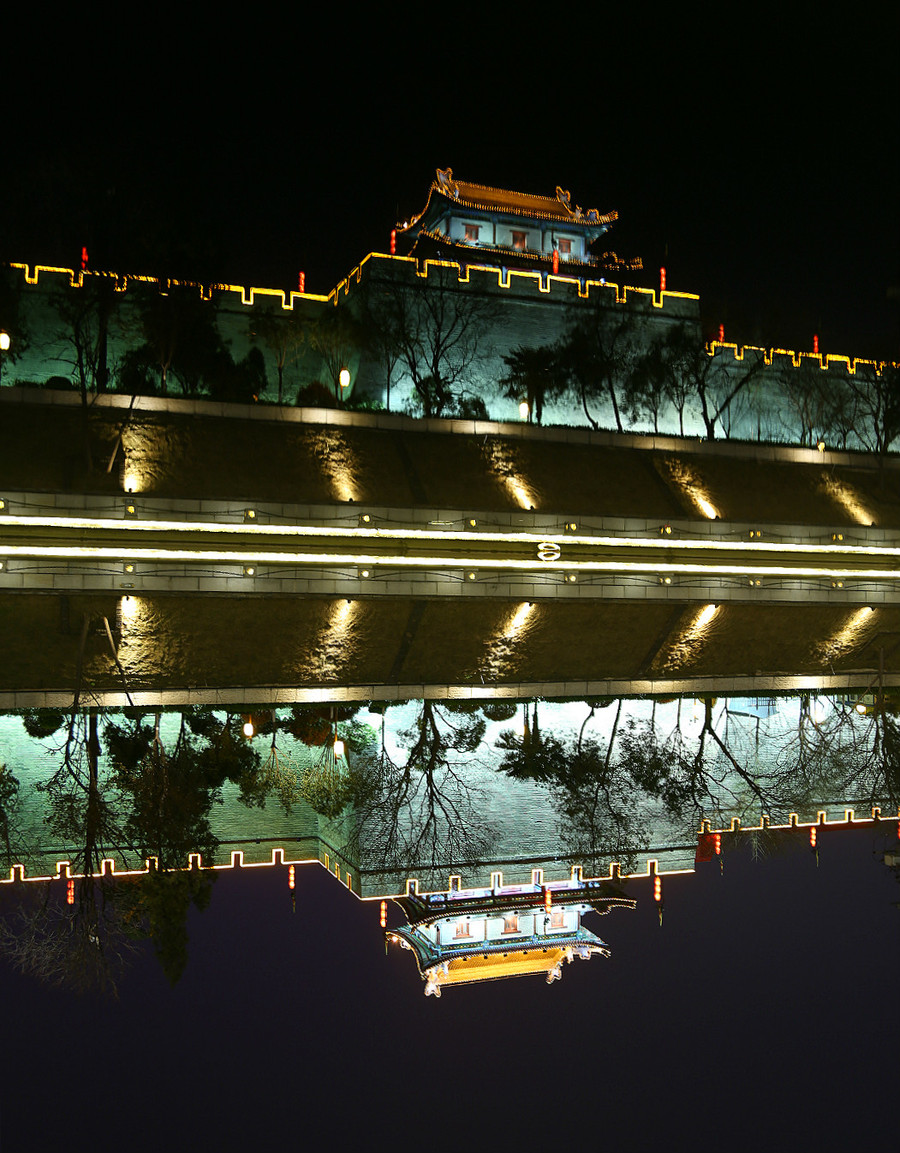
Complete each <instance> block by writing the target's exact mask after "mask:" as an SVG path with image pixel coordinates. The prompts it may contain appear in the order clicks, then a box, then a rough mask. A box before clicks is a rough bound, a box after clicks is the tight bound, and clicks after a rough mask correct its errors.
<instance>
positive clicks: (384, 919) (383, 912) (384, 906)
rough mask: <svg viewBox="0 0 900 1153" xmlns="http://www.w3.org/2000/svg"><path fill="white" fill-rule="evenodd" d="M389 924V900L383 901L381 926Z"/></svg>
mask: <svg viewBox="0 0 900 1153" xmlns="http://www.w3.org/2000/svg"><path fill="white" fill-rule="evenodd" d="M386 924H387V901H382V902H381V927H382V929H383V928H384V927H385V925H386Z"/></svg>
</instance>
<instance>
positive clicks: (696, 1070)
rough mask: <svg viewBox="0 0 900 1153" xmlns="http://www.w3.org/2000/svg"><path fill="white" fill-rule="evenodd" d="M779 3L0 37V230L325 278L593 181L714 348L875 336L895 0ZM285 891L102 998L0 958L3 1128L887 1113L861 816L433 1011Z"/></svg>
mask: <svg viewBox="0 0 900 1153" xmlns="http://www.w3.org/2000/svg"><path fill="white" fill-rule="evenodd" d="M629 7H633V6H629ZM792 7H793V9H794V10H795V11H796V12H797V13H798V15H796V16H792V17H791V18H790V19H789V21H787V22H786V20H787V18H785V17H784V16H782V15H779V17H778V18H777V19H769V18H766V17H765V16H764V15H763V13H762V11H761V9H759V8H757V7H751V6H744V7H742V9H741V13H742V18H743V20H744V21H745V23H744V24H742V25H740V26H738V25H737V23H736V22H735V21H736V17H734V16H732V17H728V18H726V17H720V16H715V17H714V16H710V15H706V16H704V17H703V18H702V20H701V19H700V18H699V17H696V16H694V15H692V14H691V13H690V12H688V11H686V10H685V7H684V6H677V7H676V6H671V11H672V13H673V15H672V16H667V17H659V16H657V17H652V18H651V17H650V16H647V17H640V18H633V17H629V16H620V15H610V14H609V13H608V12H606V11H605V10H604V9H602V8H582V9H580V10H578V11H577V12H571V13H570V12H563V11H562V10H559V11H558V12H556V13H554V14H552V15H548V14H545V15H543V16H541V15H537V14H534V15H531V16H527V15H526V14H525V13H524V11H520V10H519V9H516V8H508V9H504V10H503V11H502V12H501V13H500V14H499V15H498V16H495V17H491V18H488V17H486V16H484V14H482V13H480V12H476V11H475V10H466V9H462V8H454V7H450V8H447V7H446V6H445V7H443V8H441V9H439V10H438V9H434V10H428V9H426V8H422V7H419V8H408V9H407V10H405V11H403V12H397V13H395V14H393V15H383V16H382V17H381V21H380V22H379V21H377V20H374V19H372V20H369V19H368V18H366V19H365V20H363V19H362V18H360V17H353V16H352V15H351V14H350V12H349V10H348V9H346V8H345V7H343V6H342V7H341V8H340V9H339V10H337V12H336V14H335V15H334V16H331V15H328V14H323V13H319V12H318V11H317V10H316V9H314V8H306V9H302V10H301V11H300V12H299V13H298V14H292V15H289V16H282V17H279V18H278V19H272V20H271V21H270V22H268V23H266V24H262V23H260V22H259V19H258V18H256V17H255V16H254V14H253V13H251V12H250V11H249V10H248V11H245V12H242V13H240V14H239V15H237V16H228V15H227V14H224V13H221V12H212V11H210V12H206V11H204V13H203V14H201V15H197V16H186V15H184V14H182V15H180V16H179V18H178V21H177V22H176V21H173V20H170V19H167V18H166V17H165V16H164V15H162V14H161V13H156V12H154V13H152V14H151V13H150V12H147V13H144V14H143V15H142V16H140V17H136V18H137V19H141V20H145V21H146V22H147V24H146V26H143V25H141V26H133V27H129V28H127V29H126V28H124V27H122V26H120V25H119V24H111V25H109V26H108V27H105V26H103V25H100V24H99V20H98V21H96V22H94V19H93V17H89V16H88V14H87V12H86V10H79V12H78V13H76V14H75V15H73V16H72V17H70V18H68V22H67V23H66V24H65V25H56V26H54V27H53V28H52V29H50V28H48V27H42V28H40V29H37V28H33V29H31V30H30V32H25V34H24V35H23V34H21V33H19V34H17V35H15V36H13V35H12V30H11V29H8V38H7V43H6V45H5V56H6V61H5V64H4V68H3V74H2V77H3V78H2V83H3V87H4V90H5V92H6V93H7V97H8V99H7V115H6V117H5V120H6V123H5V125H4V130H3V142H2V157H0V163H2V165H3V179H2V181H0V259H2V260H18V261H27V262H32V263H35V262H40V263H48V264H63V265H66V266H73V265H74V264H75V262H76V261H77V259H78V255H79V253H80V249H81V245H82V244H85V245H87V247H88V248H89V251H90V253H91V266H92V267H94V268H97V269H114V270H116V271H120V272H122V271H128V272H138V273H139V272H145V271H146V272H153V273H158V274H164V275H174V276H183V277H190V278H195V279H200V280H205V281H219V282H221V281H224V282H231V283H251V284H256V285H262V286H273V287H284V288H292V287H295V286H296V277H297V271H298V270H299V269H303V270H304V271H305V272H306V283H307V288H308V289H309V290H310V291H314V292H327V291H329V290H330V289H331V288H332V287H333V286H334V284H335V283H336V282H337V281H338V280H339V279H340V278H341V277H342V276H343V275H345V274H346V273H347V272H348V271H349V270H350V269H351V268H352V267H353V266H354V264H356V263H357V262H358V261H359V260H360V259H361V258H362V257H363V256H364V255H365V254H366V253H367V252H369V251H371V250H381V251H385V250H386V248H387V244H388V235H389V231H390V228H391V227H392V226H393V224H394V223H395V221H396V220H397V219H398V218H400V217H402V216H403V215H405V214H408V213H410V212H415V211H418V210H419V209H420V208H421V207H422V206H423V204H424V200H425V196H426V192H427V187H428V184H429V182H430V180H431V178H432V176H433V173H434V170H435V168H436V167H447V166H450V167H452V168H453V170H454V173H455V174H456V175H457V176H458V177H459V178H460V179H464V180H471V181H473V182H476V183H485V184H492V185H496V186H500V187H511V188H515V189H518V190H522V191H528V192H537V193H546V194H550V195H552V194H553V192H554V189H555V187H556V185H557V184H560V185H562V186H563V187H564V188H568V189H570V190H571V192H572V196H573V199H574V200H575V201H576V202H577V203H578V204H581V205H583V206H584V207H585V208H589V207H596V208H598V209H599V210H600V211H607V210H609V209H612V208H614V209H616V210H618V212H619V214H620V221H619V223H618V224H617V226H616V227H615V229H614V230H613V232H612V233H611V234H610V236H609V240H610V246H611V247H613V248H615V249H616V251H618V252H619V253H620V254H621V255H623V256H632V255H640V256H642V257H643V259H644V262H645V266H646V268H647V270H648V271H647V274H646V276H645V277H644V278H643V280H644V282H645V283H648V284H649V283H655V282H656V276H657V270H658V268H659V266H660V265H661V264H665V265H666V267H667V269H668V284H669V287H670V288H675V289H684V290H687V291H695V292H699V293H700V294H701V297H702V305H703V308H704V313H705V315H706V317H707V320H708V322H709V323H710V324H715V325H717V324H718V323H720V322H721V323H724V324H725V325H726V336H728V337H729V338H732V339H737V340H739V341H747V342H758V343H762V344H765V345H776V346H777V345H782V346H787V347H806V348H811V346H812V336H813V333H818V334H819V337H820V346H821V348H822V349H823V350H824V351H836V352H841V353H850V354H854V355H859V356H875V357H885V358H897V356H898V352H900V348H898V343H900V342H898V303H900V302H898V299H897V295H898V288H897V286H898V284H900V267H898V265H900V230H898V213H897V201H898V187H900V181H898V175H900V173H898V164H900V162H898V155H900V150H898V147H897V132H896V124H897V89H896V70H895V67H894V65H895V52H896V45H897V43H898V31H900V29H898V27H897V22H898V18H897V14H896V9H895V10H894V11H893V13H892V14H891V15H890V16H882V17H878V18H875V17H873V16H872V15H871V14H868V15H867V16H866V18H865V20H864V21H863V19H862V16H861V15H857V13H861V12H862V11H863V9H862V8H859V9H854V10H853V11H852V12H851V13H849V15H848V12H847V11H845V12H844V13H843V15H842V19H841V20H840V21H838V20H837V18H834V20H833V22H829V20H830V18H824V19H823V17H822V15H821V13H822V12H823V9H821V8H819V7H817V6H812V5H809V6H807V5H794V6H792ZM863 8H864V6H863ZM854 16H855V17H856V19H857V20H858V21H859V24H860V26H859V27H855V26H851V25H850V23H849V21H850V20H851V19H852V18H853V17H854ZM45 17H46V13H45ZM323 21H324V25H323ZM751 21H753V23H752V24H751V23H750V22H751ZM45 22H46V21H45ZM110 37H111V39H110ZM891 293H893V297H892V298H891ZM300 881H301V883H300V889H299V895H298V913H297V915H296V916H295V917H292V916H291V915H290V912H289V905H288V903H287V894H286V891H285V890H284V889H283V888H282V887H281V886H280V884H276V883H275V882H274V881H273V880H270V879H268V878H267V877H263V878H260V877H259V876H256V877H250V876H241V877H226V878H224V879H223V880H221V881H220V882H219V885H218V886H217V890H216V892H215V895H214V898H213V903H212V905H211V907H210V909H209V910H207V911H206V912H205V913H203V914H198V915H195V916H193V919H192V939H191V956H190V960H189V963H188V968H187V971H186V973H185V975H184V977H183V978H182V981H181V982H180V983H179V985H178V986H177V987H176V988H175V989H174V991H172V990H170V989H169V987H168V986H167V985H166V983H165V980H164V978H163V976H162V974H161V971H160V970H159V967H158V965H157V963H156V961H155V960H154V959H153V957H152V956H151V955H148V956H146V957H145V958H143V959H141V960H139V961H138V963H137V964H136V966H135V968H134V969H133V970H132V973H131V976H130V977H129V978H128V979H127V980H126V983H125V985H124V986H123V990H122V998H121V1000H120V1001H119V1002H117V1003H112V1002H97V1001H94V1000H91V999H79V998H76V997H74V996H73V995H71V994H68V993H64V992H60V991H54V992H49V993H48V992H47V991H46V990H43V989H41V988H39V987H37V986H35V985H34V984H32V983H30V982H29V981H27V980H25V979H22V978H18V977H16V976H15V975H14V974H12V973H11V972H9V971H8V970H7V969H3V970H0V1004H2V1005H3V1026H2V1036H3V1044H2V1046H0V1054H2V1056H0V1149H2V1150H3V1153H6V1151H7V1150H8V1151H9V1153H14V1151H19V1150H46V1149H48V1148H52V1147H63V1148H65V1149H67V1150H78V1149H88V1148H90V1149H99V1148H101V1147H103V1146H107V1145H109V1146H113V1147H119V1146H120V1147H123V1148H124V1147H127V1148H129V1149H133V1150H136V1151H137V1150H141V1149H154V1150H158V1149H159V1148H161V1147H163V1143H164V1147H167V1148H170V1149H182V1148H184V1149H188V1148H193V1149H207V1148H213V1147H218V1148H220V1149H225V1150H229V1149H262V1148H266V1147H268V1146H269V1145H271V1144H274V1142H275V1141H276V1140H277V1141H279V1143H282V1142H284V1143H287V1142H288V1141H290V1142H292V1144H294V1145H300V1144H302V1143H303V1142H305V1141H306V1140H316V1141H319V1140H323V1139H328V1141H329V1144H330V1146H331V1147H334V1148H337V1149H342V1148H347V1147H350V1146H351V1145H352V1144H355V1143H357V1142H359V1141H361V1140H367V1141H373V1140H374V1138H375V1137H376V1135H379V1134H385V1133H388V1134H393V1136H394V1143H396V1140H401V1139H402V1140H403V1141H404V1142H406V1141H410V1140H415V1141H416V1142H417V1143H418V1142H420V1141H428V1142H429V1144H432V1143H433V1144H432V1147H435V1148H445V1147H448V1145H450V1144H452V1142H451V1140H450V1138H451V1136H452V1137H455V1138H458V1141H457V1144H458V1145H459V1146H460V1147H465V1148H470V1149H480V1148H486V1147H487V1146H488V1143H489V1142H490V1143H491V1144H493V1145H495V1146H496V1147H498V1148H513V1147H515V1146H516V1145H517V1143H518V1141H519V1140H520V1139H521V1140H524V1143H525V1145H526V1146H528V1147H531V1148H536V1147H538V1139H539V1138H543V1139H546V1140H547V1141H552V1143H553V1145H554V1146H555V1147H560V1148H561V1147H563V1142H564V1141H565V1140H566V1139H568V1140H571V1139H572V1138H573V1137H579V1136H580V1137H583V1138H584V1139H585V1140H586V1141H587V1142H588V1143H589V1145H590V1147H596V1146H598V1145H599V1144H600V1143H601V1142H603V1143H606V1144H608V1145H609V1147H611V1148H614V1149H617V1150H622V1149H636V1150H643V1149H649V1148H657V1149H659V1148H671V1149H678V1150H680V1149H700V1148H703V1149H706V1148H723V1149H729V1150H737V1149H743V1148H748V1149H749V1148H758V1147H759V1146H760V1144H764V1145H765V1146H766V1147H767V1148H769V1149H787V1148H799V1147H804V1148H811V1147H818V1148H821V1149H823V1150H824V1149H857V1148H871V1147H875V1145H876V1142H879V1141H880V1142H882V1143H883V1142H885V1141H890V1140H891V1139H892V1137H893V1136H894V1134H895V1132H896V1126H895V1125H892V1124H891V1122H890V1118H891V1115H892V1113H893V1112H894V1111H895V1109H896V1053H897V1037H898V1026H900V1016H898V999H897V958H898V945H900V910H898V909H897V908H894V907H892V904H891V903H892V902H893V901H897V900H898V889H897V886H896V884H895V883H894V881H893V880H892V878H891V876H890V874H889V873H888V871H887V870H886V869H885V868H884V867H883V866H882V865H880V864H879V863H878V862H877V860H876V859H875V858H874V857H873V844H872V839H871V836H868V835H861V834H857V835H855V836H854V837H850V838H847V839H845V840H844V841H841V842H840V843H838V841H837V839H835V841H834V843H833V844H826V845H825V847H824V848H823V852H822V863H821V867H820V868H819V869H818V870H816V869H815V864H814V861H812V858H811V857H810V856H809V854H808V853H801V854H800V855H799V856H797V857H795V858H789V859H785V860H775V861H766V862H762V863H759V864H751V863H750V862H749V861H745V862H742V861H740V860H736V861H734V862H729V870H728V872H727V874H726V877H725V878H724V879H723V878H721V877H720V876H719V875H718V871H717V870H716V869H715V867H714V866H713V867H710V866H706V867H704V868H702V869H701V870H699V871H698V874H697V875H696V876H695V877H693V878H687V879H684V880H682V881H675V882H673V883H671V885H670V886H669V888H668V890H667V892H668V894H669V896H668V898H667V900H668V905H669V911H668V913H667V922H666V925H665V926H664V928H663V929H662V930H660V929H659V928H658V926H657V924H656V918H655V911H654V909H653V908H652V906H651V905H648V902H646V901H645V902H643V903H642V904H641V905H640V906H639V908H638V910H637V911H636V912H635V913H634V914H627V913H618V914H612V915H610V916H609V917H608V918H606V919H604V920H603V921H601V922H598V923H596V924H595V926H594V927H595V930H596V931H598V932H599V933H600V935H601V936H603V937H604V938H605V939H606V940H607V941H608V942H609V944H610V945H611V946H612V948H613V957H612V959H611V960H610V961H600V960H595V961H592V962H591V963H590V964H582V963H576V964H573V965H572V966H570V967H569V968H568V969H567V971H566V972H565V974H564V977H563V980H562V981H561V982H560V983H558V984H556V985H554V986H553V987H552V988H550V989H547V988H546V987H544V985H543V984H542V983H541V982H540V981H539V980H527V981H526V980H521V981H515V982H505V983H499V984H496V985H492V986H488V987H484V988H474V989H456V990H451V991H449V992H448V993H446V994H445V996H444V997H443V999H442V1000H441V1001H440V1002H435V1001H434V999H431V998H429V999H428V1000H426V999H425V998H424V997H423V996H422V992H421V985H420V982H419V978H418V976H417V974H416V973H415V969H414V964H413V962H412V959H411V958H410V957H409V955H401V954H399V953H398V954H392V955H391V956H390V957H389V958H388V959H385V957H384V952H383V947H382V943H381V939H380V934H379V931H378V928H377V908H376V907H364V906H361V905H360V904H359V903H358V902H356V901H355V899H354V898H352V897H351V896H349V895H348V894H347V893H346V892H344V891H343V890H341V889H340V888H339V887H338V886H337V885H336V884H335V883H334V882H333V881H332V880H331V879H330V878H328V877H327V876H325V875H324V872H319V871H316V872H315V874H314V875H313V876H307V875H303V874H301V878H300Z"/></svg>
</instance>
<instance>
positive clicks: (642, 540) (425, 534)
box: [0, 516, 900, 571]
mask: <svg viewBox="0 0 900 1153" xmlns="http://www.w3.org/2000/svg"><path fill="white" fill-rule="evenodd" d="M2 523H3V525H11V526H18V527H23V528H50V529H59V528H73V529H79V530H83V531H94V530H96V531H108V530H114V531H116V532H119V531H123V532H129V533H142V532H145V533H146V532H171V533H211V534H220V533H221V534H223V535H229V534H230V535H236V534H241V533H243V534H247V535H249V534H252V535H254V536H263V537H265V536H277V537H290V536H294V537H337V538H340V539H345V540H351V539H354V540H360V539H363V540H366V539H368V540H397V541H416V540H421V541H447V540H454V541H465V542H466V543H467V544H468V545H471V543H472V539H473V537H472V533H471V531H459V530H453V531H450V530H440V529H416V528H398V529H394V528H344V527H341V526H338V527H328V526H323V525H280V524H252V525H248V524H247V523H244V522H241V523H217V522H211V521H179V520H176V521H167V520H125V519H118V518H114V517H37V516H35V517H28V516H7V517H4V519H3V522H2ZM477 539H478V540H479V541H490V542H491V543H497V544H534V545H538V544H540V543H542V542H544V541H547V542H551V543H553V544H558V545H559V546H560V548H561V550H562V548H563V547H565V548H566V549H567V550H568V549H569V548H570V547H571V546H572V545H576V546H578V547H586V548H598V549H600V548H615V549H628V548H640V549H644V548H646V549H653V550H677V551H687V552H707V551H709V552H716V551H719V552H733V553H746V554H751V555H756V554H760V553H762V554H765V553H773V554H777V553H787V554H795V555H810V556H847V557H856V556H873V557H883V558H885V559H887V558H896V559H897V560H900V547H894V546H887V545H854V544H848V543H842V544H834V543H832V544H792V543H777V542H772V541H761V540H760V541H743V540H741V541H727V540H712V539H704V538H692V539H690V540H687V539H672V538H671V537H616V536H572V535H569V534H560V533H543V532H540V531H534V532H479V533H478V535H477ZM2 552H3V547H2V546H0V553H2ZM10 555H12V554H10ZM117 555H118V554H117ZM560 560H561V563H566V564H567V563H568V562H566V561H565V559H564V556H562V557H561V558H560ZM885 571H887V570H885Z"/></svg>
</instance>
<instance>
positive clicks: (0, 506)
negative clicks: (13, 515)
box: [0, 497, 9, 512]
mask: <svg viewBox="0 0 900 1153" xmlns="http://www.w3.org/2000/svg"><path fill="white" fill-rule="evenodd" d="M0 512H9V506H8V505H7V503H6V501H5V500H4V499H3V497H0Z"/></svg>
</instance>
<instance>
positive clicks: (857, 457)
mask: <svg viewBox="0 0 900 1153" xmlns="http://www.w3.org/2000/svg"><path fill="white" fill-rule="evenodd" d="M132 399H134V404H133V405H132ZM0 404H26V405H48V406H56V407H63V408H76V407H79V406H80V405H81V397H80V395H79V393H77V392H69V391H59V390H54V389H41V388H27V387H23V386H21V385H15V386H13V387H10V388H0ZM91 407H92V408H99V409H104V408H106V409H112V410H122V409H129V408H133V410H134V411H135V412H142V413H160V412H170V413H173V414H177V415H182V416H185V415H187V416H205V417H219V418H223V419H230V420H244V421H246V420H254V421H268V422H270V423H274V424H314V425H327V426H332V427H339V428H340V427H343V428H369V429H384V430H389V431H393V432H409V433H415V432H428V433H441V434H448V433H450V434H452V433H458V434H461V435H464V436H502V437H512V438H515V439H522V440H535V441H547V442H556V443H559V442H562V443H565V444H582V445H594V446H603V447H607V448H635V449H644V450H647V451H654V452H678V453H695V454H698V455H711V456H731V457H734V458H735V459H744V460H767V461H777V462H780V463H795V464H821V465H843V466H845V467H857V468H859V467H869V468H873V469H874V468H877V467H880V466H881V465H882V463H883V465H884V467H886V468H890V469H900V455H892V456H887V457H885V458H884V461H883V462H882V461H881V459H880V458H878V457H877V456H876V455H875V454H873V453H866V452H849V451H846V452H839V451H835V450H829V451H825V452H819V451H818V450H817V449H814V448H798V447H795V446H791V445H777V444H771V443H766V442H757V443H752V442H751V443H748V442H746V441H740V442H739V441H731V440H724V439H722V440H719V439H716V440H706V439H703V438H702V437H678V436H661V435H658V434H652V433H631V432H606V431H595V430H594V429H590V428H577V427H573V426H568V425H548V426H544V425H534V424H526V423H524V422H519V421H491V420H460V419H456V418H438V417H431V418H427V419H426V418H425V417H412V416H404V415H402V414H399V413H388V412H350V411H347V410H344V409H334V408H297V407H294V406H288V405H281V406H279V405H269V404H265V405H247V404H226V403H224V402H220V401H211V400H189V399H186V398H182V397H169V396H138V397H136V398H132V397H131V396H128V395H125V394H123V393H102V394H94V395H92V396H91Z"/></svg>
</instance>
